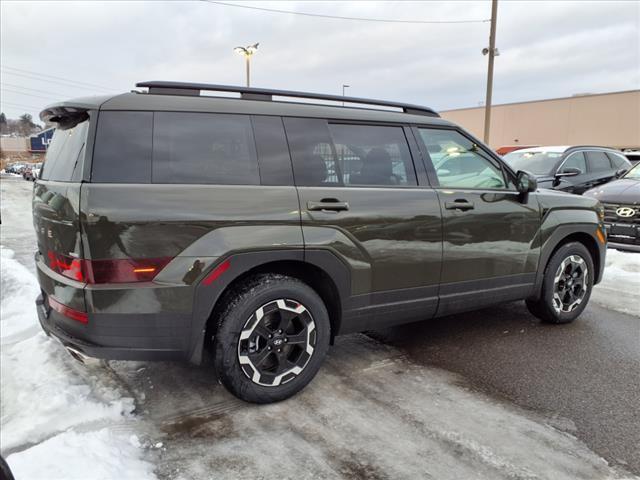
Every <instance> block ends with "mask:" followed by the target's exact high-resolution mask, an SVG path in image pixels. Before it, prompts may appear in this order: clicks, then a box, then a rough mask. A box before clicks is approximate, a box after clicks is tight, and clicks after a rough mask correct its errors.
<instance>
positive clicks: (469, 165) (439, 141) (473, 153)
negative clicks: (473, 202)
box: [418, 128, 507, 189]
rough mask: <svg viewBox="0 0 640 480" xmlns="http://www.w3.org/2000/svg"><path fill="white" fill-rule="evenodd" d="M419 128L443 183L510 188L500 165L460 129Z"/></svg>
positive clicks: (441, 183) (450, 185) (455, 186)
mask: <svg viewBox="0 0 640 480" xmlns="http://www.w3.org/2000/svg"><path fill="white" fill-rule="evenodd" d="M418 130H419V132H420V137H421V139H422V141H423V142H424V144H425V146H426V148H427V151H428V152H429V156H430V157H431V162H432V163H433V167H434V169H435V171H436V175H437V177H438V182H439V183H440V186H441V187H449V188H488V189H503V188H507V185H506V183H505V180H504V175H503V173H502V170H501V169H500V167H499V166H498V165H497V164H495V163H494V161H493V160H492V159H491V158H490V157H489V156H488V154H486V153H485V152H483V151H482V150H481V149H480V147H478V145H476V144H475V143H473V142H472V141H471V140H469V139H468V138H466V137H465V136H463V135H462V134H460V133H459V132H456V131H455V130H441V129H430V128H420V129H418Z"/></svg>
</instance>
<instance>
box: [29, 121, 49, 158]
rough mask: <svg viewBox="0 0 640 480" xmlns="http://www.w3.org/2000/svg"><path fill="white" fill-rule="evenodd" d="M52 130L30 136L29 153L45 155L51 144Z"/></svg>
mask: <svg viewBox="0 0 640 480" xmlns="http://www.w3.org/2000/svg"><path fill="white" fill-rule="evenodd" d="M54 130H55V128H54V127H51V128H47V129H46V130H42V131H41V132H38V133H36V134H34V135H31V137H29V151H30V152H32V153H35V152H39V153H45V152H46V151H47V148H48V147H49V144H50V143H51V138H52V137H53V132H54Z"/></svg>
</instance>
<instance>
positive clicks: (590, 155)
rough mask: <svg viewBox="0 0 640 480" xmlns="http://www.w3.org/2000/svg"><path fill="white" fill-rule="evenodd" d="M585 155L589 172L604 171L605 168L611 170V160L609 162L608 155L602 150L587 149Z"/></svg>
mask: <svg viewBox="0 0 640 480" xmlns="http://www.w3.org/2000/svg"><path fill="white" fill-rule="evenodd" d="M586 155H587V164H588V165H589V171H590V172H592V173H593V172H606V171H607V170H611V162H609V157H607V156H606V155H605V153H604V152H597V151H588V152H586Z"/></svg>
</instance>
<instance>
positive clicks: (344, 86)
mask: <svg viewBox="0 0 640 480" xmlns="http://www.w3.org/2000/svg"><path fill="white" fill-rule="evenodd" d="M350 86H351V85H344V84H343V85H342V97H343V98H344V89H345V88H349V87H350ZM342 106H343V107H344V100H343V101H342Z"/></svg>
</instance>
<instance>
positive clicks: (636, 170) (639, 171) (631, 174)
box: [622, 163, 640, 180]
mask: <svg viewBox="0 0 640 480" xmlns="http://www.w3.org/2000/svg"><path fill="white" fill-rule="evenodd" d="M622 178H630V179H631V180H640V163H638V164H636V166H635V167H633V168H632V169H631V170H629V171H628V172H627V173H626V174H625V175H624V176H623V177H622Z"/></svg>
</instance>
